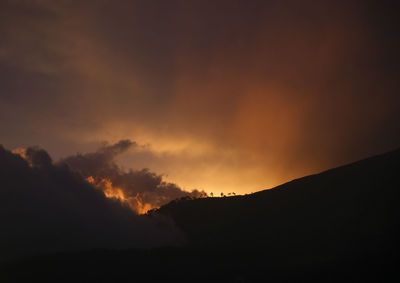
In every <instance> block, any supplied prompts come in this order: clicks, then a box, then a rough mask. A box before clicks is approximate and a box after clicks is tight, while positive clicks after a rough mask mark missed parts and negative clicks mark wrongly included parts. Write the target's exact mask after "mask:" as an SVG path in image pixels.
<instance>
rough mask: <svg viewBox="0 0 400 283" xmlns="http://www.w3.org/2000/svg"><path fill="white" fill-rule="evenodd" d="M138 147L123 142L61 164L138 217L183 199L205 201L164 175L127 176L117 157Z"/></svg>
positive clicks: (133, 173)
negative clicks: (169, 180)
mask: <svg viewBox="0 0 400 283" xmlns="http://www.w3.org/2000/svg"><path fill="white" fill-rule="evenodd" d="M134 147H137V143H135V142H132V141H130V140H121V141H119V142H118V143H116V144H114V145H109V146H103V147H101V148H100V149H99V150H97V151H96V152H93V153H86V154H77V155H74V156H69V157H66V158H64V159H62V160H61V161H60V162H59V164H67V165H68V166H69V168H71V169H72V170H73V171H76V172H79V173H80V174H81V175H82V176H83V177H84V178H85V179H87V180H88V181H89V182H91V183H92V184H94V185H95V186H97V187H98V188H100V189H101V190H103V191H104V193H105V194H106V195H107V196H110V197H116V198H119V199H121V200H122V201H125V202H127V203H128V204H129V206H130V207H131V208H132V209H133V210H134V211H136V212H138V213H143V212H146V211H147V210H149V209H152V208H156V207H160V206H161V205H163V204H167V203H168V202H170V201H172V200H175V199H178V198H182V197H186V196H189V197H193V198H198V197H203V196H206V195H207V194H206V193H205V192H204V191H198V190H192V191H191V192H188V191H184V190H182V189H181V188H180V187H178V186H177V185H176V184H173V183H168V182H165V181H164V180H163V177H162V176H161V175H157V174H156V173H153V172H150V170H149V169H147V168H145V169H141V170H132V169H130V170H129V171H127V172H124V171H123V170H122V169H121V168H120V167H119V166H118V165H117V164H116V162H115V158H116V157H117V155H119V154H121V153H123V152H125V151H127V150H128V149H129V148H134Z"/></svg>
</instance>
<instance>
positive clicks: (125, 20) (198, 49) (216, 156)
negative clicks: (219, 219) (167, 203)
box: [0, 0, 400, 194]
mask: <svg viewBox="0 0 400 283" xmlns="http://www.w3.org/2000/svg"><path fill="white" fill-rule="evenodd" d="M391 2H392V1H390V2H389V1H379V3H378V1H307V0H304V1H257V0H254V1H244V0H243V1H237V0H230V1H225V0H218V1H207V0H201V1H197V0H193V1H175V0H170V1H155V0H149V1H122V0H113V1H110V0H99V1H90V0H88V1H72V0H60V1H50V0H32V1H25V0H14V1H11V0H9V1H7V0H3V1H1V2H0V39H1V40H0V144H2V145H4V147H5V148H7V149H10V150H11V149H14V148H21V147H22V148H26V147H29V146H39V147H41V148H44V149H45V150H46V151H47V152H48V153H49V154H50V155H51V156H52V158H53V160H59V159H62V158H66V157H68V156H71V155H74V154H76V153H87V152H95V151H96V150H97V149H99V148H102V147H103V148H104V147H105V146H109V145H112V144H116V143H118V142H119V141H121V140H130V141H131V142H133V143H135V144H136V145H137V146H135V147H133V148H131V149H129V150H127V151H126V152H124V153H123V154H121V155H119V156H118V157H117V160H116V162H117V163H118V166H119V167H120V168H121V170H129V169H134V170H141V169H143V168H149V169H150V170H151V172H156V173H157V174H162V175H163V176H164V178H165V180H167V181H169V182H172V183H175V184H177V185H179V186H180V187H181V188H184V189H187V190H192V189H198V190H204V191H206V192H208V193H210V192H214V193H216V194H219V193H220V192H224V193H229V192H236V193H238V194H245V193H250V192H255V191H259V190H262V189H267V188H271V187H273V186H276V185H279V184H281V183H283V182H286V181H289V180H291V179H294V178H298V177H302V176H304V175H307V174H312V173H317V172H320V171H323V170H326V169H329V168H331V167H335V166H339V165H342V164H345V163H348V162H352V161H355V160H358V159H361V158H364V157H368V156H370V155H374V154H378V153H383V152H386V151H389V150H392V149H395V148H397V147H399V145H400V126H399V125H400V95H399V82H400V80H399V76H398V74H399V71H398V66H399V63H400V62H399V56H398V52H399V51H398V50H400V48H399V47H400V44H399V39H398V31H397V30H396V26H398V16H397V11H398V8H399V7H398V4H395V3H391ZM393 2H394V1H393Z"/></svg>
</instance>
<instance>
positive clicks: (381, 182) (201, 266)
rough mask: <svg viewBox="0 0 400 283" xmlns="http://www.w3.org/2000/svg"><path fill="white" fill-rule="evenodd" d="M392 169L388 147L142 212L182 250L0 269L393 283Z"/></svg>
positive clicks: (41, 260)
mask: <svg viewBox="0 0 400 283" xmlns="http://www.w3.org/2000/svg"><path fill="white" fill-rule="evenodd" d="M399 165H400V150H397V151H393V152H390V153H387V154H383V155H379V156H375V157H372V158H369V159H365V160H362V161H359V162H355V163H352V164H350V165H346V166H342V167H339V168H335V169H332V170H329V171H326V172H323V173H320V174H316V175H312V176H307V177H304V178H300V179H297V180H294V181H292V182H289V183H286V184H283V185H281V186H279V187H276V188H274V189H271V190H266V191H261V192H258V193H255V194H251V195H246V196H237V197H226V198H206V199H195V200H184V201H174V202H172V203H169V204H168V205H165V206H163V207H161V208H160V209H159V210H158V211H154V212H152V213H155V214H157V213H158V214H163V215H167V216H170V217H172V218H173V219H174V221H175V222H176V224H177V225H178V227H179V228H180V229H181V230H183V232H184V233H185V234H186V236H187V240H188V244H187V246H185V247H181V248H164V249H153V250H129V251H93V252H85V253H70V254H57V255H52V256H43V257H37V258H31V259H25V260H23V261H17V262H9V263H6V264H2V265H1V269H0V274H1V276H2V278H4V280H3V281H7V280H8V281H12V280H21V281H26V282H28V281H32V280H34V279H38V278H40V280H42V281H46V280H47V281H52V282H57V281H63V280H74V281H80V280H82V279H95V280H102V281H104V280H109V281H112V282H113V281H122V280H124V281H128V282H144V281H162V280H167V279H169V280H171V279H172V280H174V281H175V282H177V281H182V282H183V281H184V282H194V281H196V282H199V281H202V282H203V281H205V282H210V281H215V282H221V281H225V282H260V281H261V282H264V281H265V282H314V281H318V282H336V281H350V282H367V281H368V282H398V280H399V279H400V276H399V272H398V271H397V269H398V268H397V267H398V265H397V258H398V253H399V240H398V237H399V233H398V227H399V216H400V208H399V201H400V197H399V196H400V193H399V190H400V178H399V177H400V174H399V168H400V166H399ZM149 217H152V216H151V215H150V216H149ZM2 278H0V279H2Z"/></svg>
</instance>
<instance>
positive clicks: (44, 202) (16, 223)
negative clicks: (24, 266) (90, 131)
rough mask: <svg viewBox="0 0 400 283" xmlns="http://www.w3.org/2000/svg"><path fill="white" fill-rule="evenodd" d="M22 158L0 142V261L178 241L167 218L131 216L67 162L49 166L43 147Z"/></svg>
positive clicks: (150, 245) (132, 214)
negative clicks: (83, 250)
mask: <svg viewBox="0 0 400 283" xmlns="http://www.w3.org/2000/svg"><path fill="white" fill-rule="evenodd" d="M120 146H121V147H123V145H122V144H120ZM115 150H116V151H118V150H119V149H116V148H115V147H111V148H110V151H115ZM26 157H27V159H28V161H29V162H28V161H26V160H25V159H23V158H22V157H20V156H19V155H17V154H13V153H11V152H10V151H8V150H6V149H4V148H3V147H2V146H0V223H1V233H0V260H4V259H9V258H13V257H19V256H26V255H32V254H37V253H48V252H59V251H74V250H82V249H94V248H117V249H118V248H133V247H136V248H146V247H154V246H159V245H167V244H177V243H179V241H180V240H179V239H180V234H179V232H178V231H177V230H175V228H174V226H173V225H172V223H169V222H168V220H166V219H155V218H154V219H150V218H146V217H139V216H137V215H135V214H134V213H133V212H132V211H131V209H129V207H128V206H127V205H123V204H122V203H121V202H119V201H117V200H115V199H108V198H106V197H105V196H104V194H103V192H102V191H100V190H98V189H96V188H94V187H93V186H92V185H90V184H89V183H87V182H86V181H85V180H84V179H83V178H82V177H81V176H80V175H79V174H77V173H74V172H72V171H71V170H70V169H69V168H68V167H67V166H65V165H61V164H58V165H53V164H52V162H51V158H50V156H49V155H48V154H47V152H46V151H44V150H41V149H36V148H30V149H27V151H26Z"/></svg>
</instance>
